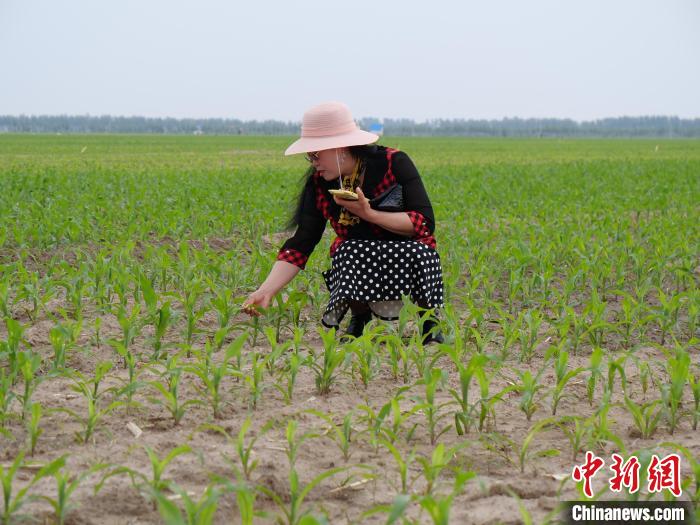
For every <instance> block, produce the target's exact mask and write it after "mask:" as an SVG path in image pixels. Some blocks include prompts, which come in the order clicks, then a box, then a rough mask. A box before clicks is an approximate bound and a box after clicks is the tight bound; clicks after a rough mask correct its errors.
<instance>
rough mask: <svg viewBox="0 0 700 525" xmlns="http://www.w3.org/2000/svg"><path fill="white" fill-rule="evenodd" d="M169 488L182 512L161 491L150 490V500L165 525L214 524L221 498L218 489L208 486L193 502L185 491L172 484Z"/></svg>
mask: <svg viewBox="0 0 700 525" xmlns="http://www.w3.org/2000/svg"><path fill="white" fill-rule="evenodd" d="M169 488H170V490H172V491H173V492H174V493H175V494H176V495H177V496H178V499H179V500H180V501H181V502H182V507H183V508H182V510H180V508H179V507H178V506H177V505H176V504H175V503H174V502H173V501H172V500H171V499H170V498H169V497H168V496H166V495H165V494H164V493H163V492H162V491H158V490H151V498H152V499H153V500H154V501H155V502H156V504H157V506H158V513H159V514H160V517H161V518H163V521H164V522H165V524H166V525H211V524H212V523H214V516H215V514H216V507H217V506H218V504H219V498H220V497H221V492H220V490H219V489H216V488H212V487H211V486H209V487H207V488H206V489H205V490H204V492H203V493H202V495H201V496H200V497H199V499H198V500H194V499H192V497H191V496H190V495H189V493H188V492H187V491H186V490H185V489H183V488H182V487H180V486H179V485H177V484H176V483H174V482H173V483H171V484H170V487H169Z"/></svg>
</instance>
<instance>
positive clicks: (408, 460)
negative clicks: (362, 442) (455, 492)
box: [380, 439, 442, 494]
mask: <svg viewBox="0 0 700 525" xmlns="http://www.w3.org/2000/svg"><path fill="white" fill-rule="evenodd" d="M380 444H381V445H382V446H383V447H385V448H386V449H387V450H388V451H389V452H390V453H391V455H392V456H393V457H394V461H396V466H397V468H398V469H399V481H400V485H401V486H400V493H401V494H409V493H410V491H411V490H412V487H413V482H414V481H415V480H411V479H410V476H409V468H410V467H411V466H412V465H413V462H414V460H415V459H416V450H415V448H414V449H412V450H411V451H410V452H409V453H408V454H405V455H404V454H401V452H399V450H398V449H397V448H396V447H395V446H394V445H393V444H392V443H389V442H388V441H386V440H384V439H382V440H380ZM441 445H442V443H441Z"/></svg>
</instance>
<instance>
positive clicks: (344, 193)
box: [328, 190, 359, 201]
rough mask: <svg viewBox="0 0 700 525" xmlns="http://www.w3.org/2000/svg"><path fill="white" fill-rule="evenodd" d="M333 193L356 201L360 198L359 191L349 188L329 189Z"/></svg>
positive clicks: (347, 199)
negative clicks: (349, 189)
mask: <svg viewBox="0 0 700 525" xmlns="http://www.w3.org/2000/svg"><path fill="white" fill-rule="evenodd" d="M328 191H329V192H330V193H331V194H332V195H337V196H338V198H340V199H344V200H346V201H356V200H357V199H359V197H358V196H357V193H355V192H353V191H348V190H328Z"/></svg>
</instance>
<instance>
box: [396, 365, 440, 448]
mask: <svg viewBox="0 0 700 525" xmlns="http://www.w3.org/2000/svg"><path fill="white" fill-rule="evenodd" d="M446 379H447V375H446V374H445V372H444V371H443V370H441V369H437V368H432V369H430V370H428V369H426V370H425V373H424V375H423V379H422V380H421V381H418V382H417V383H416V385H423V386H424V387H425V394H424V397H423V398H420V397H417V396H416V397H415V398H414V399H415V401H416V402H417V403H418V407H419V408H420V410H421V411H422V412H423V414H424V415H425V424H426V427H427V429H428V434H429V435H430V444H431V445H434V444H435V443H436V442H437V440H438V439H439V438H440V436H442V435H443V434H444V433H445V432H447V431H448V430H449V429H450V425H446V426H444V427H442V428H440V421H441V420H442V419H444V418H445V417H447V415H448V414H440V410H441V409H442V408H444V407H445V406H447V405H450V404H451V403H452V402H451V401H450V402H447V403H441V404H438V403H436V402H435V393H436V391H437V389H438V388H439V387H440V385H441V384H443V383H444V382H445V380H446ZM399 392H401V389H400V390H399Z"/></svg>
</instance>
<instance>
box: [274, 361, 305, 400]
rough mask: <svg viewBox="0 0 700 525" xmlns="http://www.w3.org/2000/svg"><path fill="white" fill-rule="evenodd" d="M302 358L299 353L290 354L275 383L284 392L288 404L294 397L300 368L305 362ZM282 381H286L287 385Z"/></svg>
mask: <svg viewBox="0 0 700 525" xmlns="http://www.w3.org/2000/svg"><path fill="white" fill-rule="evenodd" d="M302 359H303V358H302V357H301V356H300V355H299V354H298V353H291V354H289V355H288V356H287V361H286V363H285V365H284V367H282V370H281V372H280V374H279V377H278V380H277V381H276V382H275V383H274V384H273V386H274V387H275V388H276V389H277V390H278V391H279V392H280V394H282V397H283V398H284V402H285V404H287V405H290V404H291V403H292V400H293V398H294V385H295V384H296V380H297V375H298V374H299V369H300V368H301V365H302V364H303V362H304V361H303V360H302ZM282 381H286V385H283V384H282V383H281V382H282Z"/></svg>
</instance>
